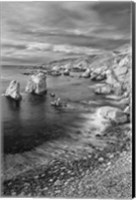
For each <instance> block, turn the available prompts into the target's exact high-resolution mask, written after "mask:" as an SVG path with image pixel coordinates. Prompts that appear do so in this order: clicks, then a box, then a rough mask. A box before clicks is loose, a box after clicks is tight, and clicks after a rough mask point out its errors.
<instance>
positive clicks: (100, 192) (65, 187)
mask: <svg viewBox="0 0 136 200" xmlns="http://www.w3.org/2000/svg"><path fill="white" fill-rule="evenodd" d="M105 57H106V59H105V60H103V58H102V57H99V56H98V57H97V56H96V57H94V59H93V61H92V62H90V63H89V62H86V59H85V60H76V61H75V60H74V61H72V63H71V62H70V63H68V62H66V63H64V64H63V65H62V63H59V62H58V63H52V64H51V65H50V70H47V69H46V70H44V66H42V71H44V72H45V71H46V74H47V75H51V76H61V75H64V76H70V75H71V72H72V71H78V72H79V71H80V72H81V73H82V74H81V75H80V76H79V78H88V79H90V80H91V81H94V82H95V83H96V85H95V86H94V93H96V94H97V95H104V96H105V99H107V100H109V99H110V101H111V102H112V103H113V106H101V107H99V106H98V107H97V108H96V110H95V113H94V114H93V115H94V116H93V117H94V118H95V121H96V122H95V123H96V124H94V125H95V128H96V129H98V127H99V129H98V130H97V131H96V133H97V134H95V137H96V138H98V139H99V140H100V141H104V142H105V143H106V146H105V147H104V148H96V147H95V146H93V145H91V148H92V149H93V152H91V153H90V152H89V151H85V153H83V152H84V149H81V151H82V153H81V156H77V157H76V156H75V154H74V153H73V154H71V151H67V152H64V155H61V154H60V155H59V157H56V159H54V160H52V161H50V162H49V163H48V164H47V165H40V164H39V166H37V167H36V168H34V169H30V170H28V171H26V172H24V173H22V174H19V175H17V176H16V177H13V178H12V179H9V180H5V181H4V182H3V195H4V196H14V197H15V196H21V197H24V196H25V197H62V198H63V197H72V198H76V197H80V198H96V197H97V198H113V197H114V198H131V190H132V186H131V182H132V181H131V179H132V176H131V173H132V172H131V142H132V139H131V138H132V131H131V125H132V124H131V123H132V120H131V119H132V118H131V110H132V84H131V72H132V67H131V65H132V64H131V52H130V50H129V49H128V48H126V47H122V48H120V49H118V51H117V53H112V55H106V56H104V58H105ZM39 73H42V72H39ZM42 74H43V73H42ZM32 77H33V79H32V80H31V83H30V82H29V83H28V85H27V89H26V90H27V91H29V92H30V93H33V92H34V93H36V94H38V95H39V94H40V95H41V94H42V95H43V92H45V91H47V88H48V86H47V87H46V78H45V76H44V78H43V75H38V77H40V78H39V79H38V84H39V86H37V85H36V86H35V83H36V84H37V82H35V80H36V78H35V79H34V75H32V76H31V78H32ZM73 78H74V77H73ZM43 79H44V83H43ZM39 80H42V81H39ZM34 82H35V83H34ZM41 82H42V83H41ZM33 83H34V84H33ZM97 83H99V84H97ZM37 88H38V89H37ZM54 98H56V97H55V95H54ZM90 101H91V100H90ZM84 103H85V105H86V106H87V107H88V109H89V107H90V106H91V104H90V102H89V101H88V102H84ZM55 106H57V107H62V108H63V104H62V103H61V102H60V100H59V103H58V100H56V104H55ZM65 107H67V106H66V105H65V106H64V109H65ZM68 108H69V107H68ZM66 155H67V156H66ZM113 171H115V173H112V172H113Z"/></svg>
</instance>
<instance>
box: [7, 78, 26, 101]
mask: <svg viewBox="0 0 136 200" xmlns="http://www.w3.org/2000/svg"><path fill="white" fill-rule="evenodd" d="M5 96H6V97H10V98H11V99H14V100H16V101H18V100H21V98H22V96H21V94H20V84H19V82H17V81H16V80H13V81H11V82H10V84H9V86H8V88H7V90H6V92H5Z"/></svg>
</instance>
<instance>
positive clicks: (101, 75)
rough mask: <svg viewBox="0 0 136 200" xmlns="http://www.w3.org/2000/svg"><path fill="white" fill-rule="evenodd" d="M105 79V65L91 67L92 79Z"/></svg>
mask: <svg viewBox="0 0 136 200" xmlns="http://www.w3.org/2000/svg"><path fill="white" fill-rule="evenodd" d="M105 79H106V67H100V68H97V69H93V70H92V72H91V80H92V81H103V80H105Z"/></svg>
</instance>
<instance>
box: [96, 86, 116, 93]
mask: <svg viewBox="0 0 136 200" xmlns="http://www.w3.org/2000/svg"><path fill="white" fill-rule="evenodd" d="M94 92H95V93H96V94H103V95H107V94H112V93H113V88H112V87H111V86H110V85H106V84H105V85H103V86H99V87H97V88H95V89H94Z"/></svg>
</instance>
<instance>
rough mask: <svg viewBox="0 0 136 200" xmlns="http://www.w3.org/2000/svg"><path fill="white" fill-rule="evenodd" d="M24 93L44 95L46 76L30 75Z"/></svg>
mask: <svg viewBox="0 0 136 200" xmlns="http://www.w3.org/2000/svg"><path fill="white" fill-rule="evenodd" d="M26 92H28V93H32V94H37V95H41V94H44V93H46V92H47V86H46V75H45V74H44V73H42V72H40V73H37V74H35V75H32V76H31V77H30V79H29V81H28V83H27V86H26Z"/></svg>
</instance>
